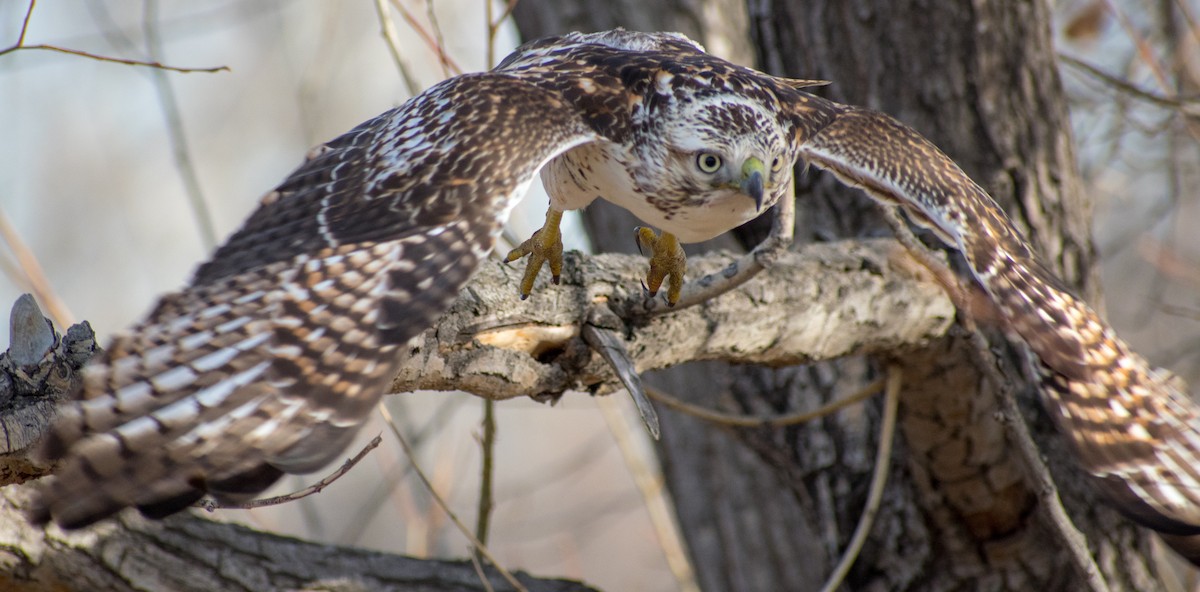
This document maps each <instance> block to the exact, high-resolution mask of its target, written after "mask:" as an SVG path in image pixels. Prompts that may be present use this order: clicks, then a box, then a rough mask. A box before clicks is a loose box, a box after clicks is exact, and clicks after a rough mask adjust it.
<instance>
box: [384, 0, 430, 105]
mask: <svg viewBox="0 0 1200 592" xmlns="http://www.w3.org/2000/svg"><path fill="white" fill-rule="evenodd" d="M375 14H377V15H379V26H380V27H381V28H382V30H383V38H384V40H385V41H387V46H388V52H389V53H391V54H392V61H393V62H395V63H396V70H397V71H399V72H400V78H401V79H402V80H404V86H405V88H407V89H408V95H409V96H413V97H415V96H417V94H419V93H420V92H421V85H420V84H418V83H417V81H416V79H415V78H413V75H412V72H409V71H408V65H407V64H405V63H404V57H403V56H402V55H401V54H400V35H399V34H398V33H397V32H396V22H395V21H393V20H392V11H390V10H388V2H387V0H375Z"/></svg>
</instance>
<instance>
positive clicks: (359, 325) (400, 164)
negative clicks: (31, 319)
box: [33, 73, 596, 527]
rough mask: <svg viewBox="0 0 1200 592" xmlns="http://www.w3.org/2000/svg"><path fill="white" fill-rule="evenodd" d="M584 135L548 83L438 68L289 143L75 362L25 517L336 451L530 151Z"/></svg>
mask: <svg viewBox="0 0 1200 592" xmlns="http://www.w3.org/2000/svg"><path fill="white" fill-rule="evenodd" d="M595 138H596V133H595V131H594V130H593V129H592V128H591V127H589V126H588V125H587V124H586V123H585V121H584V118H583V117H582V116H581V115H580V113H579V112H578V111H577V110H576V108H575V107H574V106H572V105H570V104H568V103H567V102H565V101H564V100H562V98H561V97H560V96H558V95H557V94H556V92H554V91H552V90H547V89H545V88H541V87H539V86H537V85H535V84H532V83H530V82H528V81H525V80H522V79H520V78H519V77H516V76H512V75H508V74H488V73H485V74H473V75H466V76H461V77H458V78H454V79H451V80H448V81H446V82H444V83H442V84H439V85H438V86H436V87H434V88H432V89H430V90H429V91H428V92H426V93H423V94H422V95H420V96H418V97H416V98H415V99H413V100H411V101H409V102H408V103H406V104H405V105H403V106H401V107H399V108H397V109H394V110H392V111H389V112H387V113H384V114H383V115H381V116H379V117H376V118H375V119H372V120H370V121H368V122H366V123H364V124H362V125H360V126H358V127H357V128H355V129H354V130H352V131H350V132H348V133H347V134H344V135H342V136H340V137H338V138H336V139H334V140H332V141H330V142H329V143H327V144H324V145H323V146H320V147H318V148H317V149H314V150H313V151H311V152H310V153H309V156H308V158H307V160H306V162H305V163H304V164H303V165H302V166H301V167H300V168H299V169H297V170H296V171H295V172H294V173H292V174H291V175H290V176H289V177H288V178H287V179H285V180H284V182H283V183H281V184H280V185H279V186H278V187H276V188H275V190H273V191H272V192H270V193H268V194H267V196H266V197H265V198H264V199H263V200H262V202H261V204H260V205H259V207H258V209H257V210H256V211H255V212H254V213H253V214H252V215H251V216H250V218H249V219H248V220H247V221H246V223H245V225H244V226H243V227H242V229H241V230H239V231H238V232H237V233H235V234H234V235H233V236H232V237H231V238H230V239H229V240H228V241H227V242H226V243H225V244H224V245H223V246H222V247H221V248H219V249H218V250H217V252H216V253H215V254H214V255H213V257H212V259H211V260H210V261H209V262H207V263H205V264H203V265H201V266H200V268H199V269H198V270H197V272H196V274H195V276H194V278H193V280H192V282H191V284H190V285H189V286H188V287H187V288H185V289H184V290H182V291H180V292H178V293H174V294H169V295H167V296H164V297H163V298H162V299H161V300H160V301H159V303H158V304H157V306H156V307H155V308H154V310H153V311H152V312H151V313H150V314H149V315H148V316H147V317H146V319H145V320H143V321H142V322H141V323H139V324H138V325H136V326H135V327H134V328H133V329H132V330H131V331H129V332H128V333H127V334H124V335H122V336H119V337H117V338H116V339H115V340H114V341H113V343H112V345H111V346H110V347H109V348H108V350H107V351H106V352H105V353H104V354H103V355H101V356H100V357H99V358H98V359H97V360H95V362H94V363H93V364H92V365H91V366H90V367H89V368H88V369H87V370H86V374H85V376H86V378H85V381H84V385H83V386H82V388H81V391H80V393H79V396H78V400H76V401H74V402H71V403H69V404H67V405H65V406H64V408H63V410H62V414H61V419H60V420H59V422H58V423H57V425H56V427H55V428H54V430H53V431H52V433H51V434H49V436H48V438H47V441H46V444H45V445H44V447H43V451H44V454H45V455H46V456H48V457H50V458H54V459H61V461H62V462H61V468H60V469H59V471H58V472H57V473H56V474H55V475H54V476H53V477H51V478H50V479H49V481H48V482H47V483H46V484H45V486H44V487H43V488H42V489H41V490H40V495H39V498H38V502H37V505H36V508H35V510H34V511H33V517H34V518H35V519H36V520H38V521H40V522H46V521H49V520H51V519H53V520H54V521H56V522H58V523H59V524H61V525H63V526H66V527H78V526H84V525H86V524H89V523H92V522H94V521H96V520H99V519H102V518H104V517H106V516H108V515H110V514H112V513H114V512H116V511H119V510H120V509H121V508H124V507H128V506H138V507H140V508H142V509H143V511H145V512H147V513H148V514H150V515H154V516H162V515H165V514H167V513H170V512H173V511H177V510H179V509H182V508H183V507H186V506H187V505H188V504H190V503H192V502H193V501H195V499H197V497H198V496H199V495H200V494H203V493H204V492H205V491H212V492H214V493H215V494H217V495H221V496H224V497H231V496H233V497H245V496H248V495H253V494H255V493H258V492H259V491H261V490H262V489H264V488H266V487H267V486H269V485H270V484H271V483H273V482H274V481H275V480H276V479H277V478H278V477H279V475H281V474H282V473H283V472H285V471H289V472H304V471H311V470H314V469H316V468H319V467H320V466H321V465H324V464H326V463H327V462H328V461H329V460H331V459H332V458H334V457H336V456H338V455H339V454H341V452H342V449H343V448H344V447H345V446H346V445H347V444H348V443H349V441H350V439H351V438H352V437H353V436H354V434H355V433H356V432H357V429H358V426H359V425H360V424H361V422H362V421H363V419H364V417H365V416H366V414H367V413H368V412H369V411H370V410H371V408H372V407H373V406H374V405H375V403H376V402H377V401H378V399H379V397H380V395H381V394H382V392H383V391H384V389H385V388H386V386H387V384H388V382H389V381H390V379H391V376H392V373H393V371H394V368H395V360H394V358H395V353H396V349H397V347H399V346H400V345H402V344H403V343H405V342H406V341H407V340H409V339H410V338H412V337H414V336H415V335H417V334H419V333H420V332H421V331H423V330H424V329H426V328H428V327H429V326H430V325H431V324H432V323H433V321H434V320H435V319H436V317H437V316H438V315H440V314H441V313H442V312H443V311H444V310H445V308H446V307H448V306H449V304H450V303H451V302H452V301H453V299H454V298H455V297H456V295H457V293H458V290H459V288H461V286H462V285H463V284H464V283H465V282H466V281H467V280H468V279H469V278H470V277H471V275H472V274H473V273H474V271H475V269H476V267H477V266H478V263H479V262H480V261H481V260H482V259H483V258H484V257H485V256H486V255H487V253H488V252H489V251H490V250H491V249H492V246H493V244H494V242H495V239H496V237H497V235H498V234H499V232H500V230H501V226H502V224H503V222H504V218H505V217H506V216H507V213H508V211H509V209H510V208H511V207H512V205H513V204H514V203H515V201H516V200H517V199H519V198H520V196H521V195H522V194H523V192H524V189H525V188H526V187H527V186H528V184H529V183H530V181H531V180H532V179H533V178H534V176H535V174H536V172H537V170H538V169H539V168H540V167H541V166H542V165H543V164H544V163H545V162H546V161H548V160H549V159H551V158H553V157H554V156H556V155H557V154H560V153H562V152H563V151H565V150H568V149H570V148H572V147H574V146H576V145H578V144H580V143H582V142H587V141H591V140H593V139H595Z"/></svg>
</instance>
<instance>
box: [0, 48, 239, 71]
mask: <svg viewBox="0 0 1200 592" xmlns="http://www.w3.org/2000/svg"><path fill="white" fill-rule="evenodd" d="M34 49H41V50H46V51H57V52H59V53H65V54H70V55H74V56H79V57H84V58H89V59H93V60H96V61H99V62H112V63H115V64H124V65H126V66H144V67H147V68H154V69H156V70H170V71H172V72H180V73H184V74H188V73H191V72H207V73H210V74H211V73H214V72H229V71H230V70H229V66H216V67H213V68H183V67H180V66H168V65H166V64H163V63H160V62H154V61H144V60H131V59H128V58H117V57H112V56H102V55H97V54H94V53H89V52H86V51H82V50H79V49H69V48H66V47H59V46H57V45H47V44H44V43H39V44H37V45H12V46H9V47H6V48H4V49H0V56H2V55H4V54H7V53H12V52H14V51H17V50H34Z"/></svg>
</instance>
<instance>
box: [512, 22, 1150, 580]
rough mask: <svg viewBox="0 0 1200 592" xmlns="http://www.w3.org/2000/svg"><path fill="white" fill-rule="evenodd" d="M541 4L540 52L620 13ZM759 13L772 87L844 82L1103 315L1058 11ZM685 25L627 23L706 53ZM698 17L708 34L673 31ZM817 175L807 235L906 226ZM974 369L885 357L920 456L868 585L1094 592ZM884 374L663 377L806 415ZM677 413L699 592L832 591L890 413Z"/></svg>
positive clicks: (902, 458) (1141, 576)
mask: <svg viewBox="0 0 1200 592" xmlns="http://www.w3.org/2000/svg"><path fill="white" fill-rule="evenodd" d="M522 4H523V7H522V8H523V10H525V11H526V12H525V13H524V15H522V14H518V21H519V24H520V26H521V29H522V33H523V34H524V35H525V36H526V37H527V38H533V37H537V36H540V35H543V34H552V33H556V32H558V31H555V30H548V29H544V28H540V27H541V26H542V25H543V24H544V23H548V22H559V23H561V22H569V23H570V25H571V27H572V28H582V29H600V28H604V27H606V26H608V25H609V24H610V23H609V21H608V19H610V18H611V16H610V15H609V13H608V12H607V11H608V10H609V8H608V7H609V6H610V4H609V3H606V2H598V1H595V0H582V1H576V2H565V3H564V2H553V3H552V2H537V1H535V0H525V1H524V2H523V3H522ZM700 4H701V5H700V6H694V7H692V6H689V7H688V8H692V9H694V10H696V11H697V12H703V13H705V14H710V15H713V14H715V15H718V16H715V17H710V19H709V20H710V21H716V22H729V23H737V22H741V21H742V19H744V18H746V16H745V15H744V14H743V13H742V11H744V10H746V7H745V6H731V5H728V4H721V3H700ZM748 7H749V8H748V10H749V14H748V16H749V23H750V27H749V30H748V34H749V35H750V36H751V37H752V38H753V39H754V41H755V42H754V47H755V48H756V50H757V55H756V56H755V59H754V60H753V62H751V63H753V64H755V65H756V66H757V67H759V68H760V69H763V70H765V71H767V72H770V73H772V74H777V75H783V76H791V77H796V78H822V79H827V80H831V81H833V84H832V85H831V86H829V87H827V88H824V89H819V90H818V91H817V92H818V93H820V94H823V95H825V96H828V97H829V98H832V99H835V100H839V101H843V102H847V103H853V104H859V105H865V106H868V107H872V108H875V109H879V110H881V111H885V112H887V113H890V114H892V115H894V116H896V117H898V118H899V119H901V120H903V121H905V122H906V123H908V124H910V125H912V126H913V127H915V128H916V129H917V130H919V131H921V132H922V133H924V134H925V135H927V136H928V137H930V139H932V140H933V141H934V143H936V144H938V145H939V146H940V147H941V148H942V149H943V150H945V151H946V152H947V153H948V154H949V155H950V156H951V157H952V158H954V159H955V160H956V161H957V162H959V163H960V164H961V165H962V166H963V167H964V169H965V170H966V171H967V172H968V173H969V174H971V175H972V176H973V177H974V178H975V179H977V180H978V181H979V182H981V184H983V185H984V186H985V187H986V188H987V189H988V190H989V191H990V192H991V193H992V195H993V196H995V197H996V198H997V200H998V201H999V202H1000V203H1001V205H1003V206H1004V207H1005V208H1006V209H1007V210H1008V211H1009V213H1010V215H1011V216H1012V217H1013V219H1014V220H1015V221H1016V222H1017V224H1018V226H1019V227H1020V228H1021V230H1022V231H1023V232H1024V233H1025V234H1026V235H1027V236H1028V237H1029V238H1030V239H1031V240H1032V241H1033V243H1034V245H1035V247H1036V248H1037V250H1038V251H1039V252H1040V253H1041V254H1042V256H1043V257H1044V258H1045V260H1046V262H1047V263H1048V264H1049V265H1050V266H1051V267H1052V268H1053V269H1055V270H1056V271H1058V272H1059V273H1060V274H1061V276H1062V277H1063V278H1064V279H1066V280H1067V281H1068V282H1069V283H1071V284H1072V285H1074V286H1076V287H1077V288H1078V289H1079V290H1080V291H1081V293H1082V294H1084V295H1085V296H1091V297H1093V302H1095V300H1094V297H1095V295H1096V294H1097V293H1098V285H1097V282H1096V270H1095V265H1094V263H1095V261H1094V259H1095V256H1094V252H1093V249H1092V245H1091V239H1090V219H1091V212H1090V203H1089V201H1088V200H1087V199H1086V196H1084V195H1082V194H1081V193H1080V191H1079V189H1078V181H1077V178H1076V172H1075V161H1074V155H1073V153H1072V139H1071V137H1070V134H1069V129H1068V127H1067V120H1066V109H1065V101H1064V98H1063V96H1062V90H1061V87H1060V84H1059V80H1058V74H1057V68H1056V65H1055V63H1054V51H1053V47H1052V46H1051V41H1050V34H1049V26H1050V23H1049V20H1050V17H1049V13H1048V8H1047V6H1046V3H1045V2H1043V1H1035V2H1026V1H1016V0H976V1H974V2H928V1H922V0H902V1H899V2H893V1H891V0H851V1H843V0H752V1H750V2H748ZM678 10H680V7H679V6H676V5H673V4H668V5H665V6H663V7H662V8H661V10H659V11H646V10H643V11H641V12H638V13H636V14H629V15H626V16H630V17H634V16H636V17H637V18H639V19H642V20H626V21H623V22H622V23H621V24H623V25H624V26H626V27H629V28H635V29H664V28H666V29H671V28H675V29H678V30H681V31H682V32H684V33H687V34H689V35H691V36H693V37H694V38H696V39H699V40H702V41H707V36H708V35H709V32H708V31H707V30H706V29H705V28H704V27H703V26H702V25H701V24H697V22H696V21H695V20H692V21H689V20H687V19H681V18H680V17H679V16H678V15H677V14H676V13H677V11H678ZM722 11H724V12H722ZM530 14H537V15H538V17H537V18H530V17H529V16H528V15H530ZM556 14H567V15H569V17H556V16H554V15H556ZM722 14H724V15H725V16H720V15H722ZM681 22H683V23H691V24H692V26H690V27H678V26H675V25H676V24H678V23H681ZM709 45H710V46H711V45H712V44H711V43H709ZM710 49H712V47H710ZM732 57H733V58H734V59H743V60H744V59H745V58H743V57H742V56H732ZM800 179H801V180H800V187H799V195H800V197H799V200H798V203H797V211H798V228H797V237H798V240H800V241H805V240H817V241H821V240H834V239H838V238H845V237H864V236H878V235H880V234H887V233H890V230H889V229H888V228H887V226H886V225H885V224H884V223H883V218H882V217H881V216H880V210H879V209H878V207H877V206H875V205H874V204H872V203H871V202H870V201H869V200H868V199H867V198H866V197H865V196H863V195H862V194H861V193H859V192H857V191H854V190H850V189H847V188H845V187H843V186H841V185H839V184H838V183H837V182H836V181H835V180H834V179H833V178H832V177H831V176H827V175H806V176H802V177H801V178H800ZM587 218H588V225H589V228H591V229H592V230H593V231H596V232H595V234H594V235H593V241H594V243H595V244H596V245H597V246H598V247H599V248H600V249H602V250H620V251H625V250H628V248H629V245H630V243H631V241H629V240H628V238H627V235H626V233H627V232H628V230H627V229H628V228H630V227H631V226H632V225H633V224H635V223H636V222H634V221H633V220H632V219H631V218H629V217H628V215H627V214H625V213H623V212H619V211H615V210H614V209H613V208H608V207H595V206H593V207H592V208H590V209H589V212H588V214H587ZM760 220H761V219H760ZM763 226H764V225H763V224H757V225H756V224H753V223H752V224H751V225H748V226H746V227H743V228H742V229H740V230H739V231H737V232H736V233H735V234H736V235H737V236H738V237H739V238H741V239H742V243H743V245H745V244H753V242H754V241H755V240H757V238H758V237H761V236H762V234H763V233H764V232H765V231H764V228H763ZM705 248H708V246H707V245H703V246H700V247H699V248H698V249H696V250H704V249H705ZM990 340H991V343H992V344H993V346H992V349H993V350H994V351H995V352H996V354H997V356H998V360H997V361H998V363H999V364H1000V367H1001V368H1002V372H1003V376H1004V381H1003V382H1005V383H1006V384H1003V385H1000V387H1001V388H1007V389H1009V391H1010V394H1015V395H1017V396H1019V397H1020V400H1021V402H1022V404H1023V409H1024V415H1025V418H1026V420H1027V421H1030V422H1031V424H1032V425H1033V427H1034V429H1035V431H1036V432H1037V434H1038V442H1039V444H1040V445H1041V447H1042V450H1043V451H1045V453H1046V455H1047V456H1048V459H1049V462H1050V466H1051V468H1052V470H1053V472H1054V475H1055V478H1056V480H1057V481H1058V483H1059V486H1060V487H1062V488H1063V490H1064V496H1065V499H1066V501H1065V503H1066V505H1067V507H1068V509H1069V510H1070V511H1071V514H1072V517H1073V518H1074V520H1075V521H1076V523H1077V524H1078V525H1079V526H1080V527H1081V528H1082V530H1083V531H1084V533H1085V534H1086V535H1087V537H1088V540H1089V543H1090V545H1091V546H1092V549H1091V550H1092V552H1093V553H1094V554H1095V556H1096V557H1097V558H1098V560H1097V562H1098V564H1099V566H1100V568H1101V571H1102V572H1103V575H1104V577H1105V579H1106V580H1107V581H1108V584H1109V585H1110V586H1111V587H1112V589H1122V590H1123V589H1158V587H1159V586H1160V584H1159V583H1158V582H1157V580H1156V576H1155V571H1154V567H1153V566H1152V564H1151V561H1150V560H1149V555H1150V552H1151V547H1150V544H1149V535H1148V534H1147V533H1146V532H1145V531H1142V530H1139V529H1137V528H1136V527H1134V526H1132V525H1131V524H1130V523H1129V522H1127V521H1125V520H1123V519H1121V518H1120V517H1118V516H1117V515H1116V514H1115V513H1114V512H1113V511H1111V510H1109V509H1108V508H1106V507H1104V506H1103V505H1102V504H1101V503H1100V502H1099V501H1098V500H1097V499H1095V497H1094V495H1093V494H1092V492H1090V491H1089V490H1088V489H1086V488H1085V487H1082V486H1081V484H1080V483H1079V481H1078V479H1077V477H1078V476H1079V475H1078V473H1077V470H1076V469H1075V468H1074V466H1073V465H1071V464H1070V462H1069V459H1068V457H1067V456H1066V454H1065V451H1064V450H1063V448H1062V443H1061V441H1060V440H1058V439H1057V438H1056V437H1055V435H1054V434H1053V433H1051V429H1050V427H1049V425H1048V422H1047V421H1046V420H1045V418H1044V417H1043V416H1042V415H1041V412H1040V408H1039V407H1038V406H1037V404H1036V391H1035V388H1034V386H1033V385H1032V384H1031V383H1030V382H1029V381H1028V379H1027V377H1026V375H1025V373H1024V372H1023V368H1024V367H1025V361H1024V359H1023V357H1022V356H1023V355H1024V354H1023V352H1022V351H1021V350H1020V348H1019V347H1015V348H1014V347H1011V346H1009V345H1008V343H1007V342H1006V341H1005V340H1004V339H1003V338H1002V337H1000V336H998V335H991V336H990ZM976 358H977V356H976V355H974V351H973V349H972V347H971V346H970V344H969V343H968V342H967V340H965V339H961V338H948V339H946V340H943V341H941V342H938V343H935V344H934V345H933V346H932V347H930V348H928V349H926V350H923V351H918V352H908V353H903V354H897V355H893V356H889V357H887V358H886V359H887V360H890V361H892V362H898V363H901V364H902V365H903V366H904V367H905V385H906V387H905V394H904V395H903V407H902V424H901V431H902V433H901V442H900V443H899V445H898V446H897V448H896V450H895V452H894V453H893V459H892V463H893V476H892V479H891V482H890V484H889V487H888V491H887V495H886V497H885V502H884V508H883V510H882V512H881V514H880V516H879V518H878V519H877V524H876V526H875V528H874V530H873V534H872V537H871V539H870V540H869V541H868V543H867V548H866V549H865V550H864V552H863V555H862V557H861V558H860V559H859V561H858V563H857V566H856V568H855V570H854V571H853V572H852V573H851V576H850V578H849V579H848V581H847V582H848V584H849V586H848V588H849V589H881V590H882V589H886V590H905V589H914V590H915V589H921V590H930V589H933V590H937V589H994V590H1006V589H1007V590H1024V589H1029V588H1033V587H1041V588H1045V589H1078V588H1079V587H1080V586H1081V580H1080V577H1079V574H1078V573H1076V572H1073V571H1072V570H1070V569H1068V568H1066V567H1065V566H1067V565H1068V562H1067V560H1066V557H1065V551H1064V550H1063V549H1062V548H1061V545H1060V544H1059V543H1058V542H1057V539H1055V538H1054V537H1053V536H1052V532H1053V529H1055V528H1056V527H1055V526H1054V525H1053V524H1052V523H1050V522H1049V521H1048V520H1047V519H1046V514H1045V512H1044V511H1043V510H1044V508H1045V505H1044V503H1042V501H1041V500H1042V498H1041V496H1042V495H1043V494H1044V492H1043V491H1041V490H1040V489H1039V488H1037V487H1036V486H1035V485H1033V484H1032V483H1031V481H1030V480H1029V479H1028V478H1027V476H1026V474H1025V470H1024V466H1023V463H1022V462H1021V459H1020V457H1019V455H1018V454H1016V452H1015V450H1014V448H1013V446H1012V444H1011V442H1010V435H1009V434H1008V433H1007V432H1006V430H1005V429H1004V426H1003V425H1001V423H1000V422H999V421H998V420H997V409H998V401H999V397H1000V396H1001V395H1002V392H1001V391H999V390H998V389H997V386H996V385H992V384H990V383H988V382H987V381H985V380H984V379H982V378H981V373H980V371H979V370H978V369H977V368H976ZM879 361H880V360H879V359H873V358H860V359H845V360H841V361H837V362H832V363H824V364H817V365H809V366H797V367H791V368H783V369H768V368H761V367H746V366H729V365H726V364H722V363H714V362H709V363H702V364H693V365H689V366H688V367H687V369H686V370H685V371H674V372H672V371H667V372H661V373H658V374H657V375H656V376H654V377H652V378H651V382H653V383H654V384H656V385H657V386H659V387H660V388H664V389H666V390H669V391H673V392H679V393H688V394H689V397H690V398H692V399H694V400H697V401H700V402H703V403H707V404H721V405H725V406H727V407H729V408H732V409H734V410H739V411H750V412H762V411H774V412H789V411H796V410H802V409H808V408H812V407H815V406H817V405H819V404H821V403H823V402H825V401H827V400H829V399H831V398H835V397H837V396H838V394H839V393H843V392H846V391H849V390H852V389H853V388H855V387H857V386H859V385H861V384H862V383H863V382H864V381H866V380H869V379H871V378H874V377H875V375H876V374H877V373H878V370H877V369H876V368H877V367H878V363H879ZM662 420H663V425H664V427H663V432H664V438H663V441H662V443H661V445H660V448H659V453H660V455H661V458H662V461H663V467H664V472H665V477H666V480H667V483H668V487H669V489H670V490H671V492H672V496H673V498H674V502H675V506H676V509H677V514H678V517H679V520H680V523H681V527H682V529H683V531H684V538H685V539H686V541H687V543H688V545H689V551H690V554H691V556H692V559H693V562H694V564H695V566H696V572H697V577H698V579H699V582H700V584H701V587H702V588H704V589H706V590H773V589H812V588H815V587H816V586H818V585H819V584H820V582H821V581H822V580H823V578H824V574H825V573H827V572H828V570H829V569H830V568H831V566H832V565H833V564H834V563H835V562H836V561H837V559H838V554H839V553H840V551H841V549H842V548H843V547H844V546H845V543H846V541H847V539H848V538H849V536H850V532H851V531H852V529H853V527H854V524H855V521H856V520H857V518H858V516H859V513H860V511H861V508H862V505H863V500H864V498H865V495H866V482H867V479H868V476H869V473H870V470H871V467H872V464H873V462H874V459H873V457H872V455H873V451H874V449H875V446H876V440H877V433H876V432H877V426H878V411H877V410H876V408H874V407H869V408H868V409H867V410H866V411H864V412H862V413H842V414H839V415H838V416H836V417H832V418H826V419H824V420H821V421H819V422H814V423H812V424H809V425H806V426H800V427H794V428H786V429H780V430H745V431H737V432H734V437H733V438H731V437H729V433H728V432H724V431H716V430H713V429H712V428H711V427H709V426H706V425H704V424H702V423H701V422H698V421H695V420H692V419H689V418H683V417H679V416H677V415H674V414H671V413H668V414H666V415H665V417H663V418H662ZM801 557H802V558H804V561H802V562H801V561H797V558H801Z"/></svg>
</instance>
